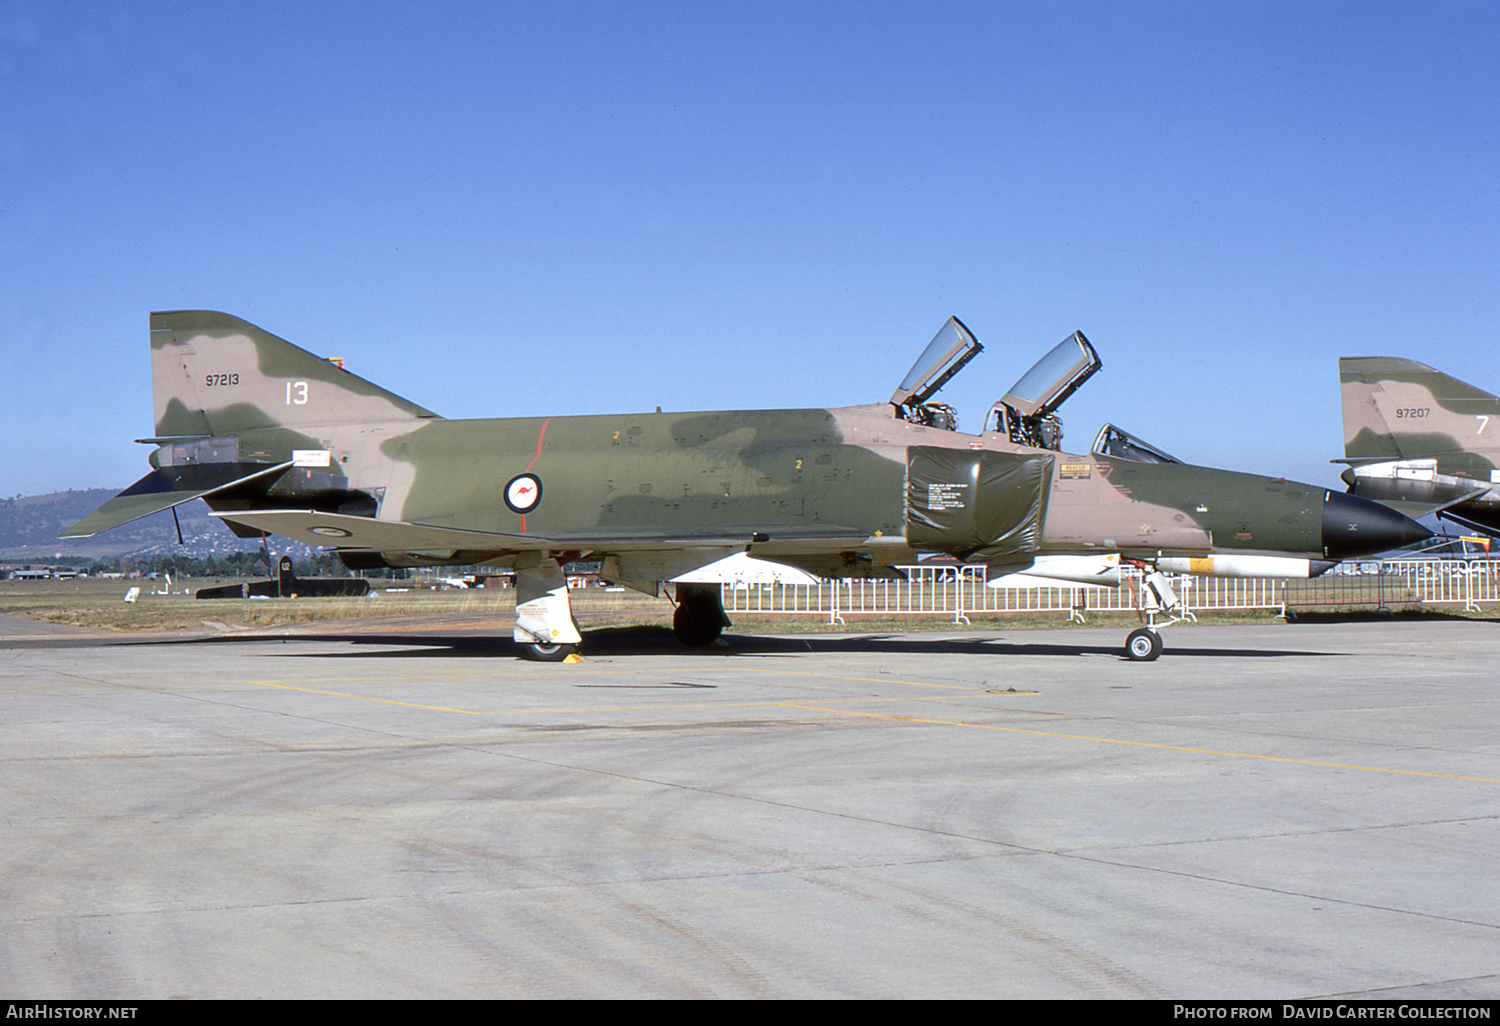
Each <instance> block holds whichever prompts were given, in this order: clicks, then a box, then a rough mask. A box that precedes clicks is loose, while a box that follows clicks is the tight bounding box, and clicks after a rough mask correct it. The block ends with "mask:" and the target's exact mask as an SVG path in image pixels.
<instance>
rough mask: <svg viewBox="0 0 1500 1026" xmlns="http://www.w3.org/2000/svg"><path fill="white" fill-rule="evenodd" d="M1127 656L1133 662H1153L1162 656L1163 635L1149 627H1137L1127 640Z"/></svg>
mask: <svg viewBox="0 0 1500 1026" xmlns="http://www.w3.org/2000/svg"><path fill="white" fill-rule="evenodd" d="M1125 655H1126V656H1127V657H1128V658H1129V659H1130V660H1131V661H1132V662H1137V663H1149V662H1151V660H1153V659H1155V658H1156V657H1157V656H1159V655H1161V635H1160V634H1158V633H1156V632H1155V631H1153V630H1151V629H1150V628H1149V627H1137V628H1136V629H1135V630H1133V631H1131V632H1130V637H1128V638H1126V639H1125Z"/></svg>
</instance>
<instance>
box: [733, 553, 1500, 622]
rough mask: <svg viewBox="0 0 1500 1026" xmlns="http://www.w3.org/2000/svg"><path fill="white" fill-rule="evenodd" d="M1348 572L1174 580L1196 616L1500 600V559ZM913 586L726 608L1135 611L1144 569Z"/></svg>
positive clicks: (982, 574)
mask: <svg viewBox="0 0 1500 1026" xmlns="http://www.w3.org/2000/svg"><path fill="white" fill-rule="evenodd" d="M1345 566H1346V571H1345V572H1344V573H1336V574H1327V575H1324V576H1323V577H1317V578H1313V579H1311V580H1296V579H1282V578H1241V577H1193V576H1191V575H1186V574H1183V575H1173V579H1174V580H1173V583H1174V586H1175V587H1176V588H1177V591H1178V594H1179V595H1180V596H1181V597H1182V600H1183V604H1184V607H1185V608H1186V609H1188V610H1205V609H1276V610H1279V611H1280V613H1281V614H1285V612H1286V611H1287V610H1288V609H1299V608H1300V609H1306V608H1310V607H1314V606H1317V607H1338V608H1359V607H1369V608H1375V609H1383V608H1392V607H1397V606H1408V605H1445V604H1447V605H1458V604H1462V605H1463V606H1464V608H1465V609H1467V610H1471V611H1477V610H1479V608H1480V605H1479V604H1480V603H1483V602H1500V559H1488V558H1485V559H1463V560H1437V559H1408V560H1387V561H1385V562H1379V563H1377V562H1373V561H1366V562H1363V563H1358V564H1346V565H1345ZM899 569H901V570H903V571H904V572H905V573H906V574H907V578H906V579H905V580H897V579H887V578H850V579H846V580H824V581H822V582H820V583H818V584H815V585H814V584H749V585H746V584H724V585H723V586H722V590H721V593H722V595H723V600H724V609H725V611H726V612H728V613H730V614H731V615H733V614H735V613H739V614H743V615H750V616H779V615H802V616H808V615H812V616H826V617H827V618H828V621H829V622H830V623H843V622H845V621H844V617H846V616H878V617H897V616H941V617H944V618H949V619H952V620H953V622H954V623H968V622H969V620H968V618H969V616H970V615H986V616H987V615H994V614H1004V613H1065V614H1067V615H1068V616H1069V617H1070V618H1074V619H1080V620H1081V619H1083V617H1084V614H1086V613H1089V612H1118V611H1125V612H1129V611H1133V610H1134V609H1135V608H1136V596H1137V595H1138V594H1139V590H1140V588H1141V581H1140V577H1141V573H1140V571H1139V570H1137V569H1135V568H1133V567H1129V568H1126V569H1125V570H1123V571H1122V577H1123V578H1124V583H1123V584H1122V585H1121V587H1119V588H1099V587H1084V586H1081V585H1077V586H1075V585H1069V584H1063V583H1058V584H1051V585H1049V584H1044V583H1038V584H1037V585H1036V586H1033V587H1020V588H1015V587H1007V588H991V587H989V586H988V579H987V576H986V568H985V567H984V566H959V567H955V566H939V567H933V566H911V567H901V568H899Z"/></svg>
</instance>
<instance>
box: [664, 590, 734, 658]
mask: <svg viewBox="0 0 1500 1026" xmlns="http://www.w3.org/2000/svg"><path fill="white" fill-rule="evenodd" d="M723 616H724V613H723V611H722V610H721V609H719V608H718V607H717V606H716V605H712V604H709V603H701V602H694V601H688V602H683V603H682V604H681V605H679V606H678V607H677V612H675V613H673V614H672V633H673V634H676V635H677V640H678V641H680V642H682V643H683V644H684V645H686V646H687V647H688V648H706V647H708V646H709V645H712V644H713V643H714V642H715V641H717V640H719V635H721V634H723V633H724V623H723Z"/></svg>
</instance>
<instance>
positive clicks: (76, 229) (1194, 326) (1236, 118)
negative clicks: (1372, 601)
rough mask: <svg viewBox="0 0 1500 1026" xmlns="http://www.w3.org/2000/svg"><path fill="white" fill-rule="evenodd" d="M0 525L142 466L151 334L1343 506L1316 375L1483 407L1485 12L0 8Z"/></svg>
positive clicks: (1077, 5)
mask: <svg viewBox="0 0 1500 1026" xmlns="http://www.w3.org/2000/svg"><path fill="white" fill-rule="evenodd" d="M0 90H3V92H0V95H3V96H4V97H5V100H4V102H3V103H0V183H3V185H0V254H3V268H4V274H3V275H0V344H3V347H4V349H3V351H4V364H3V366H4V368H5V379H6V382H7V385H8V387H7V388H6V389H5V392H6V396H7V399H6V401H5V403H4V404H3V406H0V418H3V420H0V428H3V432H4V437H5V440H6V446H5V449H6V455H5V456H4V457H3V462H0V494H4V495H7V496H9V495H15V494H31V493H36V492H43V491H51V490H55V489H61V488H66V487H103V486H113V487H123V486H124V485H126V484H128V483H129V482H130V481H132V480H134V479H135V478H137V477H139V476H140V475H141V474H143V473H145V471H146V470H147V469H148V468H147V465H146V462H145V457H146V455H147V452H148V451H149V450H148V447H146V446H140V445H134V444H132V442H131V441H130V440H131V439H133V438H139V437H144V436H146V435H148V434H149V433H150V432H151V429H152V425H151V402H150V376H149V369H148V358H147V352H148V349H147V315H148V313H149V311H151V310H171V309H187V308H207V309H218V310H225V311H228V312H230V313H234V314H236V315H238V316H241V317H243V318H245V319H247V320H249V321H252V322H254V323H256V324H259V325H261V326H262V327H264V328H266V329H267V330H270V331H272V332H275V333H277V334H279V335H282V336H283V337H285V338H288V339H290V340H291V341H293V342H296V343H298V344H299V345H303V346H305V347H307V348H309V349H312V350H313V351H315V352H318V353H320V354H322V355H328V356H341V357H344V358H345V360H346V365H347V366H348V367H349V368H350V369H352V370H354V371H356V372H357V373H359V374H361V375H363V376H365V377H368V378H370V379H372V380H374V381H376V382H379V383H381V384H383V385H385V386H386V387H388V388H391V389H392V390H394V391H396V392H399V393H401V394H403V395H406V396H408V397H409V398H411V399H412V400H414V401H417V402H420V403H422V404H424V405H426V406H428V407H430V408H432V409H434V410H436V411H438V412H439V413H442V414H444V415H445V416H451V417H476V416H510V415H534V414H548V415H556V414H565V413H575V412H576V413H607V412H627V411H637V410H650V409H653V408H655V407H656V406H658V405H659V406H661V407H662V408H663V409H665V410H668V411H672V410H699V409H721V408H768V407H769V408H777V407H798V406H826V405H848V404H854V403H861V402H879V401H882V400H884V399H885V398H886V397H887V396H888V395H889V394H890V392H891V390H892V389H893V388H894V387H895V384H896V383H897V381H898V380H899V379H900V378H901V377H902V375H903V374H904V373H905V371H906V369H907V367H908V365H909V364H910V363H911V361H912V360H913V359H914V358H915V356H916V355H917V353H918V352H919V351H920V350H921V348H922V347H923V346H924V345H925V344H926V342H927V340H928V339H929V338H930V337H931V336H932V334H933V333H934V332H935V331H936V330H937V328H938V327H939V326H940V325H941V324H942V323H943V321H944V320H945V319H946V318H947V317H948V316H949V315H950V314H957V315H958V316H959V317H960V318H962V319H963V320H964V321H965V322H966V323H967V324H968V325H969V326H970V327H971V328H972V329H974V331H975V333H976V334H977V335H978V336H979V337H980V338H981V339H982V340H983V341H984V343H985V344H986V352H985V353H984V354H983V355H982V356H980V357H979V358H978V359H977V360H976V361H975V362H974V363H972V364H971V365H970V366H969V367H968V368H967V369H966V370H965V371H964V372H963V373H962V374H961V375H960V376H959V377H958V378H957V379H956V380H955V381H954V382H953V383H952V384H950V385H949V386H948V388H947V389H946V390H945V391H944V393H943V397H944V398H946V399H947V400H948V401H950V402H952V403H954V404H955V405H956V406H958V408H959V411H960V426H961V427H963V428H967V429H971V430H974V429H977V428H978V427H979V426H980V421H981V419H982V417H983V414H984V411H985V410H987V409H988V407H989V404H990V403H991V402H992V401H994V400H995V399H997V398H999V396H1000V395H1001V394H1002V393H1003V392H1004V391H1005V389H1006V387H1007V386H1008V385H1010V384H1011V383H1012V382H1013V381H1014V380H1015V379H1016V378H1017V377H1019V376H1020V374H1021V373H1022V372H1023V371H1024V370H1026V368H1027V367H1028V366H1029V365H1030V364H1031V362H1032V361H1033V360H1035V359H1036V358H1037V357H1038V356H1040V355H1041V354H1042V353H1043V352H1044V351H1045V350H1046V349H1047V348H1049V347H1050V346H1051V345H1053V344H1054V343H1056V342H1057V341H1059V340H1060V339H1062V338H1063V337H1064V336H1066V335H1067V334H1068V333H1070V332H1071V331H1073V330H1074V329H1075V328H1077V329H1082V330H1083V331H1084V333H1085V334H1087V335H1088V336H1089V338H1090V339H1091V340H1092V341H1093V342H1094V344H1095V345H1096V347H1097V348H1098V349H1099V351H1100V354H1101V355H1102V357H1103V360H1104V370H1103V372H1102V373H1101V374H1100V375H1099V376H1098V377H1096V378H1095V379H1094V380H1093V381H1092V382H1090V383H1089V384H1088V385H1087V386H1085V387H1084V389H1083V390H1082V391H1081V392H1079V393H1078V394H1077V395H1075V396H1074V397H1073V398H1072V399H1071V400H1070V401H1069V403H1068V405H1067V406H1066V407H1064V410H1063V414H1064V420H1065V422H1066V424H1067V426H1068V432H1067V437H1066V439H1065V444H1066V447H1067V448H1069V449H1071V450H1073V451H1082V450H1086V449H1087V448H1088V445H1089V443H1090V442H1091V441H1092V438H1093V434H1094V432H1095V431H1096V430H1097V429H1098V427H1099V425H1100V424H1102V423H1103V422H1104V421H1106V420H1109V421H1113V422H1114V423H1116V424H1119V425H1121V426H1123V427H1125V428H1127V429H1128V430H1130V431H1132V432H1134V433H1136V434H1139V435H1141V436H1142V437H1144V438H1146V439H1148V440H1149V441H1152V442H1154V443H1155V444H1157V445H1159V446H1160V447H1162V448H1164V449H1166V450H1167V451H1169V452H1172V453H1175V454H1176V455H1178V456H1181V457H1183V458H1185V459H1189V460H1191V461H1193V462H1198V463H1204V464H1208V465H1213V466H1221V467H1229V468H1234V469H1241V470H1248V471H1256V472H1264V473H1269V474H1278V475H1279V474H1285V475H1287V476H1291V477H1294V478H1299V479H1302V480H1307V481H1313V482H1315V483H1318V484H1326V485H1334V484H1336V483H1337V469H1338V468H1337V467H1334V466H1332V465H1330V464H1329V463H1328V461H1329V460H1330V459H1333V458H1335V457H1337V456H1340V455H1341V454H1342V440H1341V431H1340V422H1339V413H1338V387H1337V359H1338V357H1339V356H1341V355H1401V356H1408V357H1411V358H1414V359H1418V360H1422V361H1424V362H1427V363H1430V364H1433V365H1435V366H1438V367H1440V368H1442V369H1444V370H1446V371H1448V372H1449V373H1451V374H1454V375H1456V376H1458V377H1462V378H1465V379H1466V380H1469V381H1472V382H1473V383H1475V384H1477V385H1481V386H1483V387H1485V388H1487V389H1489V390H1491V391H1495V392H1500V366H1497V365H1496V362H1495V360H1494V356H1495V353H1496V343H1495V338H1496V333H1497V328H1500V155H1497V145H1500V143H1497V138H1496V127H1497V120H1500V95H1497V94H1500V0H1429V2H1426V3H1422V4H1413V3H1409V2H1402V3H1391V2H1384V0H1357V2H1343V0H1326V2H1319V0H1312V2H1309V0H1301V2H1295V3H1284V2H1280V0H1236V2H1213V0H1208V2H1204V0H1197V2H1189V0H1139V2H1107V0H1055V2H1049V0H1027V2H1007V0H989V2H983V3H971V2H967V0H953V2H943V0H929V2H921V3H919V2H908V3H890V2H880V0H872V2H865V3H837V2H825V3H819V2H812V0H803V2H798V3H786V2H779V0H757V2H756V3H754V4H731V3H724V2H712V0H698V2H652V0H637V2H630V0H610V2H562V0H545V2H532V0H520V2H516V0H490V2H486V3H462V2H444V0H436V2H427V3H423V4H410V3H403V4H396V3H385V2H379V0H375V2H362V3H332V2H319V0H311V2H299V3H296V4H279V3H269V2H268V3H246V4H238V5H235V4H217V3H215V4H207V3H189V2H174V3H166V2H153V0H136V2H132V3H129V4H122V3H113V2H98V3H92V2H78V0H0Z"/></svg>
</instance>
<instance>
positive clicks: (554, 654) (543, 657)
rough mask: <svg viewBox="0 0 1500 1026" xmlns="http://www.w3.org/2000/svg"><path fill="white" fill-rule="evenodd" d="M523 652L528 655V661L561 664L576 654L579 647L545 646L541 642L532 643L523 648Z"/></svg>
mask: <svg viewBox="0 0 1500 1026" xmlns="http://www.w3.org/2000/svg"><path fill="white" fill-rule="evenodd" d="M521 651H522V652H524V653H525V654H526V658H527V659H534V660H536V661H537V662H539V663H560V662H562V661H563V660H564V659H566V658H568V656H570V655H572V654H573V653H574V652H577V651H578V646H577V645H543V644H541V643H539V642H531V643H530V644H527V645H522V646H521Z"/></svg>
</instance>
